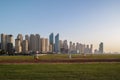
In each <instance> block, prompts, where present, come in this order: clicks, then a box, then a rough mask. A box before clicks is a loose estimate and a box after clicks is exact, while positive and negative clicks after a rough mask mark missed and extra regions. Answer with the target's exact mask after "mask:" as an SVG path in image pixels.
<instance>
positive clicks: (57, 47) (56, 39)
mask: <svg viewBox="0 0 120 80" xmlns="http://www.w3.org/2000/svg"><path fill="white" fill-rule="evenodd" d="M55 52H56V53H59V52H60V43H59V34H57V35H56V36H55Z"/></svg>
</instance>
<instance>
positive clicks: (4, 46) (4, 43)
mask: <svg viewBox="0 0 120 80" xmlns="http://www.w3.org/2000/svg"><path fill="white" fill-rule="evenodd" d="M8 43H12V44H13V43H14V39H13V35H6V34H1V48H2V49H3V50H7V44H8Z"/></svg>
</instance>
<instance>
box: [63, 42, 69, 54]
mask: <svg viewBox="0 0 120 80" xmlns="http://www.w3.org/2000/svg"><path fill="white" fill-rule="evenodd" d="M63 49H64V53H68V43H67V40H64V42H63Z"/></svg>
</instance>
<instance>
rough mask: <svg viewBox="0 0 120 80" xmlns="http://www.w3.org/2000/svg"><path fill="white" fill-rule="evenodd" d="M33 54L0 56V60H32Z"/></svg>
mask: <svg viewBox="0 0 120 80" xmlns="http://www.w3.org/2000/svg"><path fill="white" fill-rule="evenodd" d="M33 59H34V58H33V56H0V61H16V60H18V61H20V60H33Z"/></svg>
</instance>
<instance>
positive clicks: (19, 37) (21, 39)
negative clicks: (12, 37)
mask: <svg viewBox="0 0 120 80" xmlns="http://www.w3.org/2000/svg"><path fill="white" fill-rule="evenodd" d="M17 39H19V40H20V43H21V44H22V41H23V36H22V34H18V35H17Z"/></svg>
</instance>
